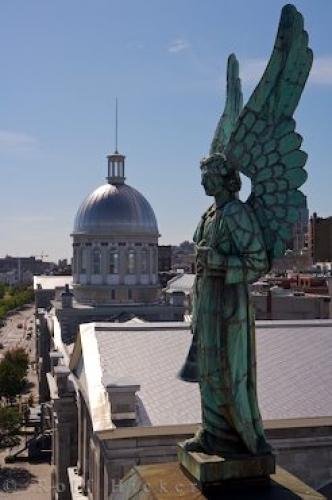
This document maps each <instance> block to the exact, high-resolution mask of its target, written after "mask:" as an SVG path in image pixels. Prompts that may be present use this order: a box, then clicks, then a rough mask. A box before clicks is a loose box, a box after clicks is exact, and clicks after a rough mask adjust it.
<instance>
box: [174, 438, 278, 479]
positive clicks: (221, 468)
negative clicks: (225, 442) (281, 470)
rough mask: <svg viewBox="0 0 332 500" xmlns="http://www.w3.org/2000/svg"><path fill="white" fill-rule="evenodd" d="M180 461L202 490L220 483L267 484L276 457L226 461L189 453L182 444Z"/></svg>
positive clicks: (179, 450)
mask: <svg viewBox="0 0 332 500" xmlns="http://www.w3.org/2000/svg"><path fill="white" fill-rule="evenodd" d="M178 459H179V462H180V464H181V465H182V466H183V467H184V468H185V469H186V470H187V471H188V473H189V475H190V476H192V478H193V480H196V481H197V482H198V484H200V485H201V487H202V488H204V486H210V485H211V486H212V485H218V484H219V483H221V482H222V483H224V482H225V481H226V482H229V481H233V482H234V481H235V480H238V479H241V480H245V479H246V480H251V482H253V480H255V481H256V482H257V483H261V484H262V483H266V482H268V481H269V480H270V474H273V473H274V472H275V457H274V455H272V454H271V455H262V456H257V457H245V458H237V459H225V458H223V457H220V456H217V455H206V454H205V453H195V452H187V451H185V450H184V448H183V445H182V443H179V444H178Z"/></svg>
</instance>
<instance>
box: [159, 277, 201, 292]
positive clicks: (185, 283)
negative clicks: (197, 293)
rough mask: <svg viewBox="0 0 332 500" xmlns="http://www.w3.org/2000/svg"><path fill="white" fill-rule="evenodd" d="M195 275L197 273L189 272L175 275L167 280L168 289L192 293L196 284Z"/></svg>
mask: <svg viewBox="0 0 332 500" xmlns="http://www.w3.org/2000/svg"><path fill="white" fill-rule="evenodd" d="M195 276H196V275H195V274H188V273H183V274H179V275H177V276H174V278H172V279H170V280H169V281H168V282H167V287H166V288H167V291H169V292H184V293H191V291H192V289H193V286H194V281H195Z"/></svg>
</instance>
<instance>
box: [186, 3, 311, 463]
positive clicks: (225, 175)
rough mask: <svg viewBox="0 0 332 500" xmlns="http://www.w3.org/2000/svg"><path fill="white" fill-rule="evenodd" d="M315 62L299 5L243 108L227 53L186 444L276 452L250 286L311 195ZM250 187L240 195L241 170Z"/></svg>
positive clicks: (206, 180)
mask: <svg viewBox="0 0 332 500" xmlns="http://www.w3.org/2000/svg"><path fill="white" fill-rule="evenodd" d="M311 65H312V51H311V50H310V48H308V35H307V33H306V31H304V29H303V18H302V16H301V14H300V13H299V12H298V11H297V10H296V8H295V7H294V6H292V5H286V6H285V7H284V8H283V10H282V14H281V19H280V24H279V29H278V33H277V37H276V42H275V45H274V49H273V52H272V55H271V58H270V61H269V63H268V65H267V68H266V70H265V73H264V75H263V77H262V79H261V81H260V82H259V84H258V86H257V87H256V89H255V90H254V92H253V94H252V96H251V97H250V99H249V101H248V103H247V105H246V106H245V107H244V108H243V109H242V93H241V84H240V80H239V74H238V63H237V60H236V58H235V56H234V55H231V56H230V57H229V60H228V73H227V99H226V106H225V110H224V113H223V114H222V116H221V119H220V121H219V123H218V126H217V129H216V132H215V135H214V138H213V141H212V145H211V149H210V154H209V157H208V158H206V159H204V160H203V161H202V162H201V173H202V185H203V187H204V189H205V192H206V194H207V195H208V196H213V197H214V203H213V205H212V206H211V207H210V208H209V209H208V210H207V211H206V212H205V213H204V215H203V217H202V219H201V221H200V223H199V225H198V227H197V229H196V232H195V235H194V241H195V244H196V252H197V276H196V281H195V288H194V306H193V319H192V330H193V342H192V346H191V349H190V351H189V354H188V358H187V361H186V363H185V365H184V367H183V369H182V371H181V373H180V376H181V377H182V379H183V380H187V381H198V382H199V385H200V392H201V400H202V426H201V429H200V431H199V432H198V433H197V434H196V435H195V436H194V437H193V438H192V439H190V440H187V441H185V442H184V448H185V450H187V451H203V452H206V453H210V454H217V455H222V456H224V457H234V456H242V455H260V454H266V453H269V452H270V447H269V445H268V443H267V442H266V439H265V435H264V430H263V426H262V420H261V416H260V412H259V408H258V403H257V395H256V365H255V326H254V317H253V313H252V307H251V304H250V297H249V292H248V284H250V283H252V282H254V281H256V280H257V279H258V278H259V277H260V276H261V275H262V274H265V273H267V272H268V271H269V269H270V268H271V263H272V261H273V259H274V258H275V257H278V256H281V255H282V254H283V252H284V250H285V244H286V242H287V241H288V240H290V239H291V236H292V227H293V224H294V223H295V222H296V221H297V219H298V216H299V211H300V209H301V208H302V207H303V206H304V204H305V197H304V195H303V194H302V193H301V191H300V190H299V188H300V187H301V185H302V184H303V183H304V182H305V180H306V172H305V170H304V168H303V167H304V165H305V163H306V159H307V155H306V153H304V152H303V151H301V149H300V147H301V142H302V138H301V136H300V135H299V134H297V133H296V132H295V121H294V119H293V114H294V111H295V109H296V106H297V104H298V102H299V99H300V97H301V94H302V91H303V88H304V85H305V82H306V80H307V77H308V74H309V72H310V68H311ZM240 172H241V173H243V174H244V175H246V176H247V177H249V178H250V179H251V184H252V191H251V194H250V197H249V198H248V200H247V201H246V202H245V203H243V202H242V201H240V200H239V198H238V192H239V190H240V187H241V180H240V175H239V173H240Z"/></svg>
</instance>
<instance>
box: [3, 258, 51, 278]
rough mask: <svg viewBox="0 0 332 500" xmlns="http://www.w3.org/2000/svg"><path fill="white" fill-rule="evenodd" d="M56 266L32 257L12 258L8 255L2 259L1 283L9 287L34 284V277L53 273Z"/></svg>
mask: <svg viewBox="0 0 332 500" xmlns="http://www.w3.org/2000/svg"><path fill="white" fill-rule="evenodd" d="M53 267H54V264H53V263H52V262H44V261H43V260H42V259H36V257H35V256H32V257H12V256H10V255H7V256H6V257H3V258H0V282H4V283H7V284H9V285H15V284H17V283H32V280H33V276H34V275H38V274H43V273H46V272H51V270H52V269H53Z"/></svg>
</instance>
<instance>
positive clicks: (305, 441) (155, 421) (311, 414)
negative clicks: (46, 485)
mask: <svg viewBox="0 0 332 500" xmlns="http://www.w3.org/2000/svg"><path fill="white" fill-rule="evenodd" d="M191 338H192V336H191V332H190V324H189V323H185V322H182V323H172V322H169V323H144V322H142V321H138V320H137V319H133V320H131V321H129V322H127V323H122V324H115V323H92V324H84V325H81V326H80V329H79V335H78V336H77V338H76V341H75V343H74V344H73V345H70V346H69V345H65V344H63V342H62V339H61V335H60V334H59V330H58V329H56V330H55V332H54V351H53V352H52V353H51V360H52V364H51V370H50V372H49V374H48V380H49V386H50V389H51V401H50V406H49V414H50V418H51V419H53V420H52V422H53V423H52V425H53V426H54V433H53V435H54V440H53V449H54V453H53V456H54V485H55V487H56V485H58V484H65V485H66V490H65V491H67V492H68V491H69V485H70V492H71V493H70V495H67V496H66V493H63V494H61V495H60V494H58V497H57V498H59V499H60V498H61V499H67V498H75V499H77V500H79V499H82V500H83V499H84V498H91V499H94V500H101V499H103V500H106V499H108V498H110V495H111V493H112V492H113V493H115V492H116V491H117V490H118V484H119V480H120V479H121V478H122V477H123V476H124V475H125V474H126V473H127V472H128V471H129V470H130V469H131V468H132V467H133V466H135V465H144V464H151V463H162V462H170V461H175V460H176V443H177V442H179V441H181V440H183V439H185V438H186V437H189V436H191V435H192V434H193V433H194V432H195V431H196V430H197V427H198V425H199V423H200V418H201V407H200V395H199V389H198V386H197V384H188V383H186V382H183V381H181V380H179V379H178V378H177V374H178V371H179V369H180V367H181V365H182V363H183V362H184V359H185V357H186V353H187V351H188V349H189V346H190V343H191ZM256 339H257V368H258V397H259V401H260V408H261V412H262V416H263V420H264V426H265V429H266V432H267V436H268V438H269V440H270V442H271V444H272V446H273V448H274V449H275V451H276V453H277V455H278V464H279V465H281V466H282V467H285V468H286V469H287V470H288V471H289V472H291V473H293V474H295V475H297V476H298V477H299V478H301V479H303V480H305V482H306V483H307V484H309V485H310V486H312V487H313V488H315V489H319V488H320V487H321V486H322V485H326V484H328V483H329V482H331V480H332V471H331V467H330V464H331V459H332V419H331V414H332V413H331V412H332V406H331V405H332V392H331V391H332V389H331V384H330V379H331V376H332V373H331V362H330V361H331V350H332V323H331V321H329V320H327V321H326V320H325V321H324V320H321V321H290V322H285V321H273V322H257V330H256ZM322 394H324V396H323V397H322ZM67 488H68V489H67ZM112 498H113V497H112ZM115 498H116V497H115Z"/></svg>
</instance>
